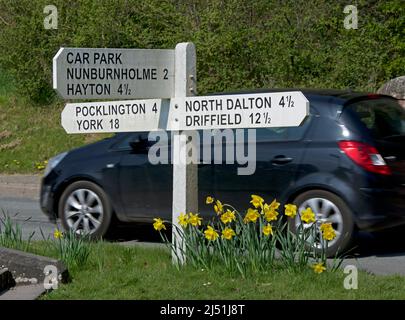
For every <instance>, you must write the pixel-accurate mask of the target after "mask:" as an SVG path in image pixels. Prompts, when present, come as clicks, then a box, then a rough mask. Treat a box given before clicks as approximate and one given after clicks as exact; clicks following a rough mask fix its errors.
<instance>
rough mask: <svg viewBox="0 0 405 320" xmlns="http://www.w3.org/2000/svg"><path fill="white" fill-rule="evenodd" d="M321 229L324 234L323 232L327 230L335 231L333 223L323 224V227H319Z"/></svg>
mask: <svg viewBox="0 0 405 320" xmlns="http://www.w3.org/2000/svg"><path fill="white" fill-rule="evenodd" d="M319 229H320V230H321V231H322V232H323V231H326V230H330V229H333V227H332V223H330V222H324V223H322V224H321V226H320V227H319Z"/></svg>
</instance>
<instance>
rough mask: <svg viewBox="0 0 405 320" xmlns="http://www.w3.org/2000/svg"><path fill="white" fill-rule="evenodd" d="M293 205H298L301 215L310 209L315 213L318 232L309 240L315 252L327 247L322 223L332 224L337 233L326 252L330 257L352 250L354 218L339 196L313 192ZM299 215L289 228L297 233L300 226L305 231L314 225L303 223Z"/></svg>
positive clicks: (290, 222) (319, 191)
mask: <svg viewBox="0 0 405 320" xmlns="http://www.w3.org/2000/svg"><path fill="white" fill-rule="evenodd" d="M293 203H294V204H296V205H297V208H298V213H299V214H300V213H301V212H302V211H303V210H305V209H306V208H308V207H309V208H311V209H312V211H313V212H314V213H315V216H316V222H315V230H316V231H315V232H314V235H313V236H310V237H309V238H308V243H310V244H312V246H313V249H315V251H318V252H321V251H322V246H324V247H325V246H326V245H325V244H326V243H325V240H324V239H323V238H322V232H321V230H320V226H321V225H322V223H331V224H332V227H333V229H334V230H335V232H336V237H335V238H334V239H333V240H331V241H329V242H328V246H327V249H326V252H325V253H326V255H327V256H328V257H333V256H335V255H336V254H339V253H340V254H341V253H344V252H345V251H346V250H348V249H349V248H350V245H351V244H352V241H353V237H354V222H353V216H352V212H351V210H350V209H349V207H348V206H347V205H346V203H345V202H344V201H343V200H342V199H341V198H340V197H339V196H337V195H335V194H333V193H331V192H328V191H324V190H311V191H307V192H304V193H302V194H301V195H299V196H298V197H297V198H295V200H294V201H293ZM299 214H297V216H296V218H295V219H291V220H290V221H289V228H290V230H291V231H293V232H295V233H297V230H298V227H299V226H300V225H302V227H303V229H307V228H309V227H311V226H312V225H313V224H312V223H309V224H308V223H304V222H302V221H301V218H300V215H299Z"/></svg>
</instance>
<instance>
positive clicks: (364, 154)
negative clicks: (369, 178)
mask: <svg viewBox="0 0 405 320" xmlns="http://www.w3.org/2000/svg"><path fill="white" fill-rule="evenodd" d="M339 147H340V149H341V150H342V151H343V152H344V153H345V154H346V155H347V156H348V157H349V158H350V159H351V160H353V161H354V162H355V163H356V164H358V165H359V166H360V167H362V168H363V169H365V170H367V171H370V172H375V173H379V174H385V175H389V174H391V170H390V168H389V167H388V166H387V164H386V163H385V161H384V159H383V157H382V156H381V155H380V154H379V153H378V150H377V149H376V148H375V147H373V146H370V145H368V144H366V143H362V142H358V141H339Z"/></svg>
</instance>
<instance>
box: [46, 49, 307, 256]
mask: <svg viewBox="0 0 405 320" xmlns="http://www.w3.org/2000/svg"><path fill="white" fill-rule="evenodd" d="M53 67H54V69H53V83H54V88H55V89H56V90H57V91H58V92H59V94H60V95H61V96H62V97H64V98H66V99H101V98H107V99H117V98H118V99H120V100H119V101H106V102H86V103H68V104H66V107H65V108H64V110H63V112H62V116H61V122H62V126H63V128H64V129H65V130H66V132H67V133H95V132H131V131H133V132H136V131H155V130H172V131H174V135H173V141H172V143H173V144H172V146H173V155H174V159H173V206H172V223H173V225H175V226H177V227H179V225H178V216H179V214H180V213H188V212H197V211H198V171H197V164H195V163H192V161H190V159H189V157H190V155H189V154H188V150H190V149H194V150H196V149H197V146H190V144H193V143H195V140H193V139H192V140H191V141H188V137H189V136H192V132H190V130H191V131H193V130H200V129H226V128H260V127H287V126H288V127H290V126H299V125H300V124H301V123H302V122H303V121H304V120H305V118H306V116H307V115H308V113H309V102H308V100H307V99H306V98H305V96H304V95H303V94H302V93H301V92H299V91H292V92H272V93H256V94H242V95H215V96H195V94H196V52H195V47H194V45H193V44H192V43H179V44H177V46H176V48H175V49H174V50H154V49H153V50H149V49H148V50H147V49H85V48H61V49H60V50H59V52H58V53H57V54H56V56H55V57H54V59H53ZM147 98H152V99H147ZM125 99H147V100H125ZM168 99H170V100H168ZM173 242H174V243H176V247H177V252H173V253H172V256H173V261H174V262H175V263H184V256H183V254H182V250H184V249H185V246H184V243H183V239H182V237H181V236H180V235H179V234H178V233H177V230H176V228H173ZM183 252H184V251H183Z"/></svg>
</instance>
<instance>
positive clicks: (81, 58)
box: [66, 52, 90, 64]
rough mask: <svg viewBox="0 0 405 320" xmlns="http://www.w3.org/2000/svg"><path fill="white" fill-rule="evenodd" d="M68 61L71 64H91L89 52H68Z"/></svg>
mask: <svg viewBox="0 0 405 320" xmlns="http://www.w3.org/2000/svg"><path fill="white" fill-rule="evenodd" d="M66 61H67V63H69V64H89V63H90V61H89V53H88V52H78V53H76V54H75V53H73V52H68V54H67V55H66Z"/></svg>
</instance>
